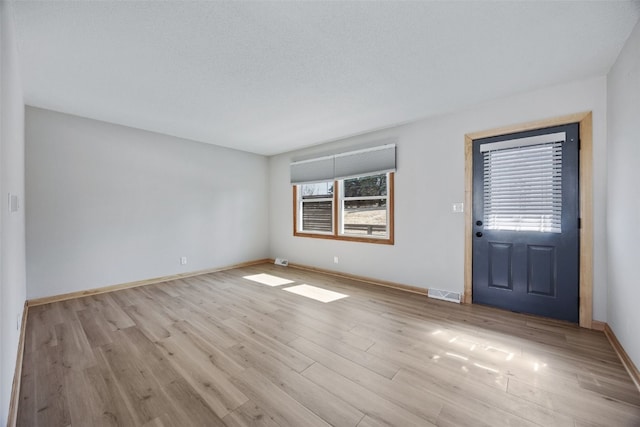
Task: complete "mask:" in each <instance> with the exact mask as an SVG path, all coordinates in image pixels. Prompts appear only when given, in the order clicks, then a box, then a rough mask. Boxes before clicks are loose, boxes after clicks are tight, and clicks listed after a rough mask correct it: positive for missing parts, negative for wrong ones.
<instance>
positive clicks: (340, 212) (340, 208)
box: [338, 173, 390, 239]
mask: <svg viewBox="0 0 640 427" xmlns="http://www.w3.org/2000/svg"><path fill="white" fill-rule="evenodd" d="M375 175H382V174H380V173H375V174H370V175H369V174H368V175H362V176H358V177H355V178H365V177H367V176H375ZM385 175H386V179H387V194H386V195H384V196H361V197H345V196H344V194H345V191H344V182H345V180H346V179H341V180H339V181H338V182H339V183H340V185H339V187H338V188H339V191H338V224H339V228H338V235H339V236H345V237H365V238H367V239H388V238H389V228H390V226H389V215H390V213H389V208H390V206H389V180H390V177H389V173H386V174H385ZM347 179H353V178H347ZM381 199H384V200H385V201H386V203H385V204H386V215H385V217H386V223H385V234H384V235H373V234H360V233H349V232H345V231H344V225H345V222H344V213H345V208H344V206H345V202H346V201H349V200H381Z"/></svg>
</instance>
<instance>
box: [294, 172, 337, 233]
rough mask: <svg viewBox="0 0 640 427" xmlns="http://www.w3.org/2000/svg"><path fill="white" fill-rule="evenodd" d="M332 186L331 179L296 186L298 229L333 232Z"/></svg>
mask: <svg viewBox="0 0 640 427" xmlns="http://www.w3.org/2000/svg"><path fill="white" fill-rule="evenodd" d="M333 186H334V183H333V181H332V182H321V183H317V184H302V185H299V186H298V194H299V195H300V206H299V211H300V213H301V215H300V223H299V224H298V229H299V230H300V231H302V232H305V233H323V234H333V224H334V222H333Z"/></svg>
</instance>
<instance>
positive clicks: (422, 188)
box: [270, 77, 607, 320]
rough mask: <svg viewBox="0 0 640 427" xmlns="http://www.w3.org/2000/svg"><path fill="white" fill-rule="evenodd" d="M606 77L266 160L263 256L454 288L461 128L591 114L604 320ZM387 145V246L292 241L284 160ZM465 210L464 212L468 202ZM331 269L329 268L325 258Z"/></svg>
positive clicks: (597, 310)
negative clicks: (390, 189) (391, 199)
mask: <svg viewBox="0 0 640 427" xmlns="http://www.w3.org/2000/svg"><path fill="white" fill-rule="evenodd" d="M606 107H607V105H606V78H605V77H599V78H595V79H590V80H586V81H579V82H573V83H570V84H566V85H562V86H558V87H553V88H549V89H545V90H540V91H535V92H530V93H525V94H521V95H518V96H513V97H510V98H506V99H500V100H496V101H494V102H489V103H486V104H483V105H480V106H478V107H477V108H473V109H470V110H467V111H462V112H456V113H452V114H448V115H443V116H440V117H435V118H431V119H426V120H422V121H419V122H416V123H412V124H408V125H403V126H399V127H395V128H392V129H387V130H383V131H378V132H373V133H370V134H366V135H361V136H358V137H353V138H348V139H345V140H342V141H337V142H332V143H329V144H324V145H321V146H318V147H313V148H310V149H307V150H301V151H296V152H292V153H286V154H282V155H279V156H275V157H272V158H271V159H270V174H271V178H270V181H271V215H270V232H271V235H270V245H271V256H272V257H276V256H278V257H285V258H289V260H290V261H291V262H294V263H299V264H306V265H310V266H315V267H320V268H326V269H331V270H337V271H341V272H346V273H351V274H357V275H362V276H367V277H372V278H377V279H382V280H388V281H393V282H397V283H403V284H407V285H413V286H419V287H426V288H438V289H447V290H452V291H458V292H462V291H463V287H464V284H463V279H464V277H463V276H464V262H463V261H464V215H463V214H454V213H452V212H451V204H452V203H454V202H462V201H463V200H464V135H465V134H466V133H469V132H474V131H480V130H485V129H492V128H496V127H501V126H506V125H511V124H517V123H522V122H529V121H533V120H538V119H544V118H549V117H555V116H560V115H565V114H570V113H577V112H582V111H588V110H591V111H593V120H594V122H593V132H594V135H593V136H594V200H595V203H594V221H595V227H594V228H595V229H594V239H595V248H594V252H595V253H594V257H595V266H594V276H595V277H594V318H595V319H597V320H605V319H606V316H607V314H606V307H607V302H606V298H607V294H606V253H605V240H604V231H605V209H604V202H605V189H606V118H607V117H606ZM376 141H380V142H396V143H397V145H398V148H397V165H398V171H397V173H396V177H395V206H396V207H395V245H394V246H386V245H376V244H364V243H352V242H344V241H331V240H322V239H312V238H304V237H293V232H292V230H293V219H292V215H293V214H292V206H291V198H292V193H291V185H290V184H289V162H290V160H291V159H292V158H293V159H297V158H299V157H301V156H306V155H310V154H313V153H321V152H325V151H327V150H331V149H332V148H337V149H339V150H343V149H346V148H347V147H350V146H357V145H362V144H364V143H375V142H376ZM466 208H469V207H468V206H467V207H466ZM334 255H337V256H338V257H339V260H340V263H339V264H334V263H333V256H334Z"/></svg>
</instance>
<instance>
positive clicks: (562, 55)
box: [14, 0, 640, 155]
mask: <svg viewBox="0 0 640 427" xmlns="http://www.w3.org/2000/svg"><path fill="white" fill-rule="evenodd" d="M14 14H15V21H16V31H17V34H18V40H19V43H18V49H19V52H20V60H21V68H22V76H23V77H22V78H23V85H24V93H25V102H26V103H27V104H28V105H33V106H37V107H43V108H48V109H52V110H57V111H62V112H66V113H71V114H77V115H80V116H84V117H90V118H94V119H98V120H105V121H109V122H113V123H119V124H123V125H128V126H133V127H137V128H141V129H147V130H151V131H155V132H160V133H165V134H169V135H175V136H179V137H183V138H189V139H194V140H197V141H202V142H207V143H212V144H216V145H222V146H227V147H232V148H236V149H240V150H245V151H250V152H255V153H259V154H265V155H271V154H276V153H281V152H285V151H289V150H293V149H296V148H301V147H305V146H309V145H313V144H317V143H321V142H325V141H329V140H334V139H338V138H342V137H346V136H350V135H354V134H359V133H363V132H367V131H371V130H375V129H381V128H385V127H389V126H393V125H397V124H400V123H405V122H408V121H412V120H416V119H419V118H423V117H427V116H431V115H435V114H441V113H444V112H449V111H454V110H459V109H462V108H465V107H468V106H471V105H474V104H478V103H480V102H482V101H486V100H489V99H494V98H499V97H503V96H506V95H509V94H513V93H518V92H524V91H528V90H532V89H536V88H541V87H546V86H550V85H555V84H559V83H564V82H568V81H572V80H577V79H582V78H587V77H591V76H602V75H605V74H606V73H607V71H608V70H609V68H610V67H611V65H612V64H613V62H614V61H615V58H616V57H617V55H618V53H619V52H620V49H621V48H622V46H623V44H624V42H625V40H626V39H627V37H628V36H629V34H630V32H631V30H632V28H633V26H634V24H635V23H636V22H637V21H638V17H639V16H640V6H639V2H637V1H636V2H627V1H602V2H601V1H572V2H546V1H545V2H542V1H526V2H496V1H492V2H484V1H472V2H444V1H439V2H402V3H401V2H381V1H378V2H336V1H333V2H204V1H200V2H195V1H188V2H187V1H42V2H41V1H25V0H19V1H16V2H15V4H14Z"/></svg>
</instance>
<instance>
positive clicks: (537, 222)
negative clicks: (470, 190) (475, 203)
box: [480, 134, 564, 233]
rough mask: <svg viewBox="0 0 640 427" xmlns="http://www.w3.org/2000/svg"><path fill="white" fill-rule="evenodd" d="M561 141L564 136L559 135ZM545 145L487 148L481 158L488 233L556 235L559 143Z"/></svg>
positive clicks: (559, 196) (559, 214) (559, 200)
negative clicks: (524, 232)
mask: <svg viewBox="0 0 640 427" xmlns="http://www.w3.org/2000/svg"><path fill="white" fill-rule="evenodd" d="M563 136H564V135H563ZM558 137H559V134H554V135H553V137H552V141H553V142H549V139H548V138H547V139H546V142H542V143H541V142H540V141H545V138H537V139H530V140H529V141H527V142H528V143H532V142H534V141H535V142H536V145H524V146H521V145H523V144H520V145H519V144H518V143H517V142H516V141H517V140H511V141H508V143H506V144H502V143H488V144H483V145H481V146H480V151H481V153H482V154H483V156H484V222H485V228H487V229H490V230H491V229H493V230H512V231H541V232H552V233H559V232H560V231H561V219H562V142H563V141H564V139H563V141H560V142H555V141H558Z"/></svg>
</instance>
